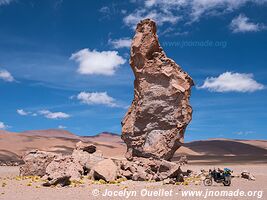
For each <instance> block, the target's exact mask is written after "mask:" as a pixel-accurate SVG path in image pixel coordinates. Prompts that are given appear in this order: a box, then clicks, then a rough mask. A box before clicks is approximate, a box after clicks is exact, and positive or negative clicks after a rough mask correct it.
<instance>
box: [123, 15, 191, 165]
mask: <svg viewBox="0 0 267 200" xmlns="http://www.w3.org/2000/svg"><path fill="white" fill-rule="evenodd" d="M130 65H131V68H132V70H133V72H134V75H135V81H134V100H133V102H132V105H131V107H130V108H129V110H128V112H127V113H126V116H125V117H124V119H123V121H122V139H123V140H124V141H125V143H126V144H127V153H126V158H127V159H129V160H131V159H132V158H133V157H147V158H148V157H153V158H157V159H165V160H170V159H171V158H172V156H173V154H174V152H175V151H176V150H177V149H178V148H179V147H180V146H181V143H182V142H183V138H184V133H185V129H186V126H187V125H188V124H189V122H190V120H191V117H192V108H191V106H190V105H189V97H190V92H191V87H192V86H193V85H194V83H193V80H192V79H191V77H190V76H189V75H188V74H187V73H186V72H184V71H183V70H182V69H181V67H180V66H179V65H177V64H176V63H175V62H174V61H173V60H171V59H170V58H168V57H167V56H166V54H165V53H164V51H163V50H162V48H161V47H160V45H159V41H158V37H157V34H156V24H155V22H153V21H151V20H149V19H146V20H143V21H141V22H140V23H139V24H138V25H137V28H136V34H135V36H134V38H133V41H132V46H131V58H130Z"/></svg>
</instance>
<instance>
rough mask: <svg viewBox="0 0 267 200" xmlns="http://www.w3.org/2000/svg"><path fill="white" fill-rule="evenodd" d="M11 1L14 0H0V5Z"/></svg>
mask: <svg viewBox="0 0 267 200" xmlns="http://www.w3.org/2000/svg"><path fill="white" fill-rule="evenodd" d="M12 1H14V0H0V6H2V5H8V4H10V3H11V2H12Z"/></svg>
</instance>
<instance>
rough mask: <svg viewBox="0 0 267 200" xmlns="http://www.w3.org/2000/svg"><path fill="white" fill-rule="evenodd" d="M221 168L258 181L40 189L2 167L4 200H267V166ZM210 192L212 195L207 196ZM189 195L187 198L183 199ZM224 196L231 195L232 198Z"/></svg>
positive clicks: (0, 181)
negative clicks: (243, 173)
mask: <svg viewBox="0 0 267 200" xmlns="http://www.w3.org/2000/svg"><path fill="white" fill-rule="evenodd" d="M213 167H218V166H212V165H202V166H200V165H187V166H184V167H183V170H185V169H192V170H194V171H199V170H200V169H201V168H204V169H209V168H213ZM219 167H221V168H222V167H229V168H231V169H232V170H234V174H240V173H241V171H243V170H249V171H250V172H251V173H252V174H253V175H255V177H256V181H248V180H245V179H241V178H234V179H233V180H232V185H231V186H230V187H225V186H223V185H221V184H213V186H210V187H207V186H204V185H203V184H202V182H200V183H201V184H200V185H195V183H189V185H164V184H163V183H162V182H156V183H155V182H154V183H153V182H132V181H126V182H122V183H120V184H118V185H114V184H105V185H97V184H92V183H90V182H89V180H87V179H85V181H84V183H82V184H77V185H73V186H68V187H64V188H62V187H54V188H51V187H50V188H46V187H43V186H41V187H40V185H41V182H39V181H36V182H34V181H31V179H26V180H16V176H17V175H18V173H19V168H18V167H0V199H1V200H2V199H3V200H51V199H53V200H61V199H62V200H69V199H70V200H74V199H79V200H85V199H138V200H140V199H196V200H199V199H216V200H222V199H244V200H253V199H264V200H265V199H267V194H266V193H267V184H266V183H267V182H266V180H267V164H253V165H244V164H243V165H227V166H224V165H220V166H219ZM17 179H18V178H17ZM188 191H195V192H198V193H197V194H196V193H190V194H191V197H190V196H189V195H190V194H189V192H188ZM201 191H202V192H201ZM225 191H228V193H227V194H226V193H225ZM152 192H153V194H152ZM186 192H187V193H186ZM242 192H243V193H244V196H242V197H241V196H237V195H239V194H240V193H242ZM106 193H108V194H109V196H105V194H106ZM206 193H207V194H208V196H206ZM186 194H187V196H183V195H186ZM119 195H121V196H119ZM149 195H152V196H149ZM192 195H195V196H192ZM196 195H198V196H196ZM220 195H228V197H227V196H220Z"/></svg>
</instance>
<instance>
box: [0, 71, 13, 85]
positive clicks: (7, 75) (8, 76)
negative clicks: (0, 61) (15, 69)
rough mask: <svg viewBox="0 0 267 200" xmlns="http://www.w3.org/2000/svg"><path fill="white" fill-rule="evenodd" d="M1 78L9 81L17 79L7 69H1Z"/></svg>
mask: <svg viewBox="0 0 267 200" xmlns="http://www.w3.org/2000/svg"><path fill="white" fill-rule="evenodd" d="M0 79H2V80H4V81H7V82H13V81H15V79H14V77H13V76H12V75H11V74H10V73H9V72H8V71H7V70H5V69H0Z"/></svg>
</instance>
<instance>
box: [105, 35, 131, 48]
mask: <svg viewBox="0 0 267 200" xmlns="http://www.w3.org/2000/svg"><path fill="white" fill-rule="evenodd" d="M108 42H109V44H111V45H112V46H113V47H114V48H115V49H120V48H129V47H130V46H131V43H132V40H131V39H130V38H127V37H126V38H120V39H114V40H111V39H110V40H109V41H108Z"/></svg>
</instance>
